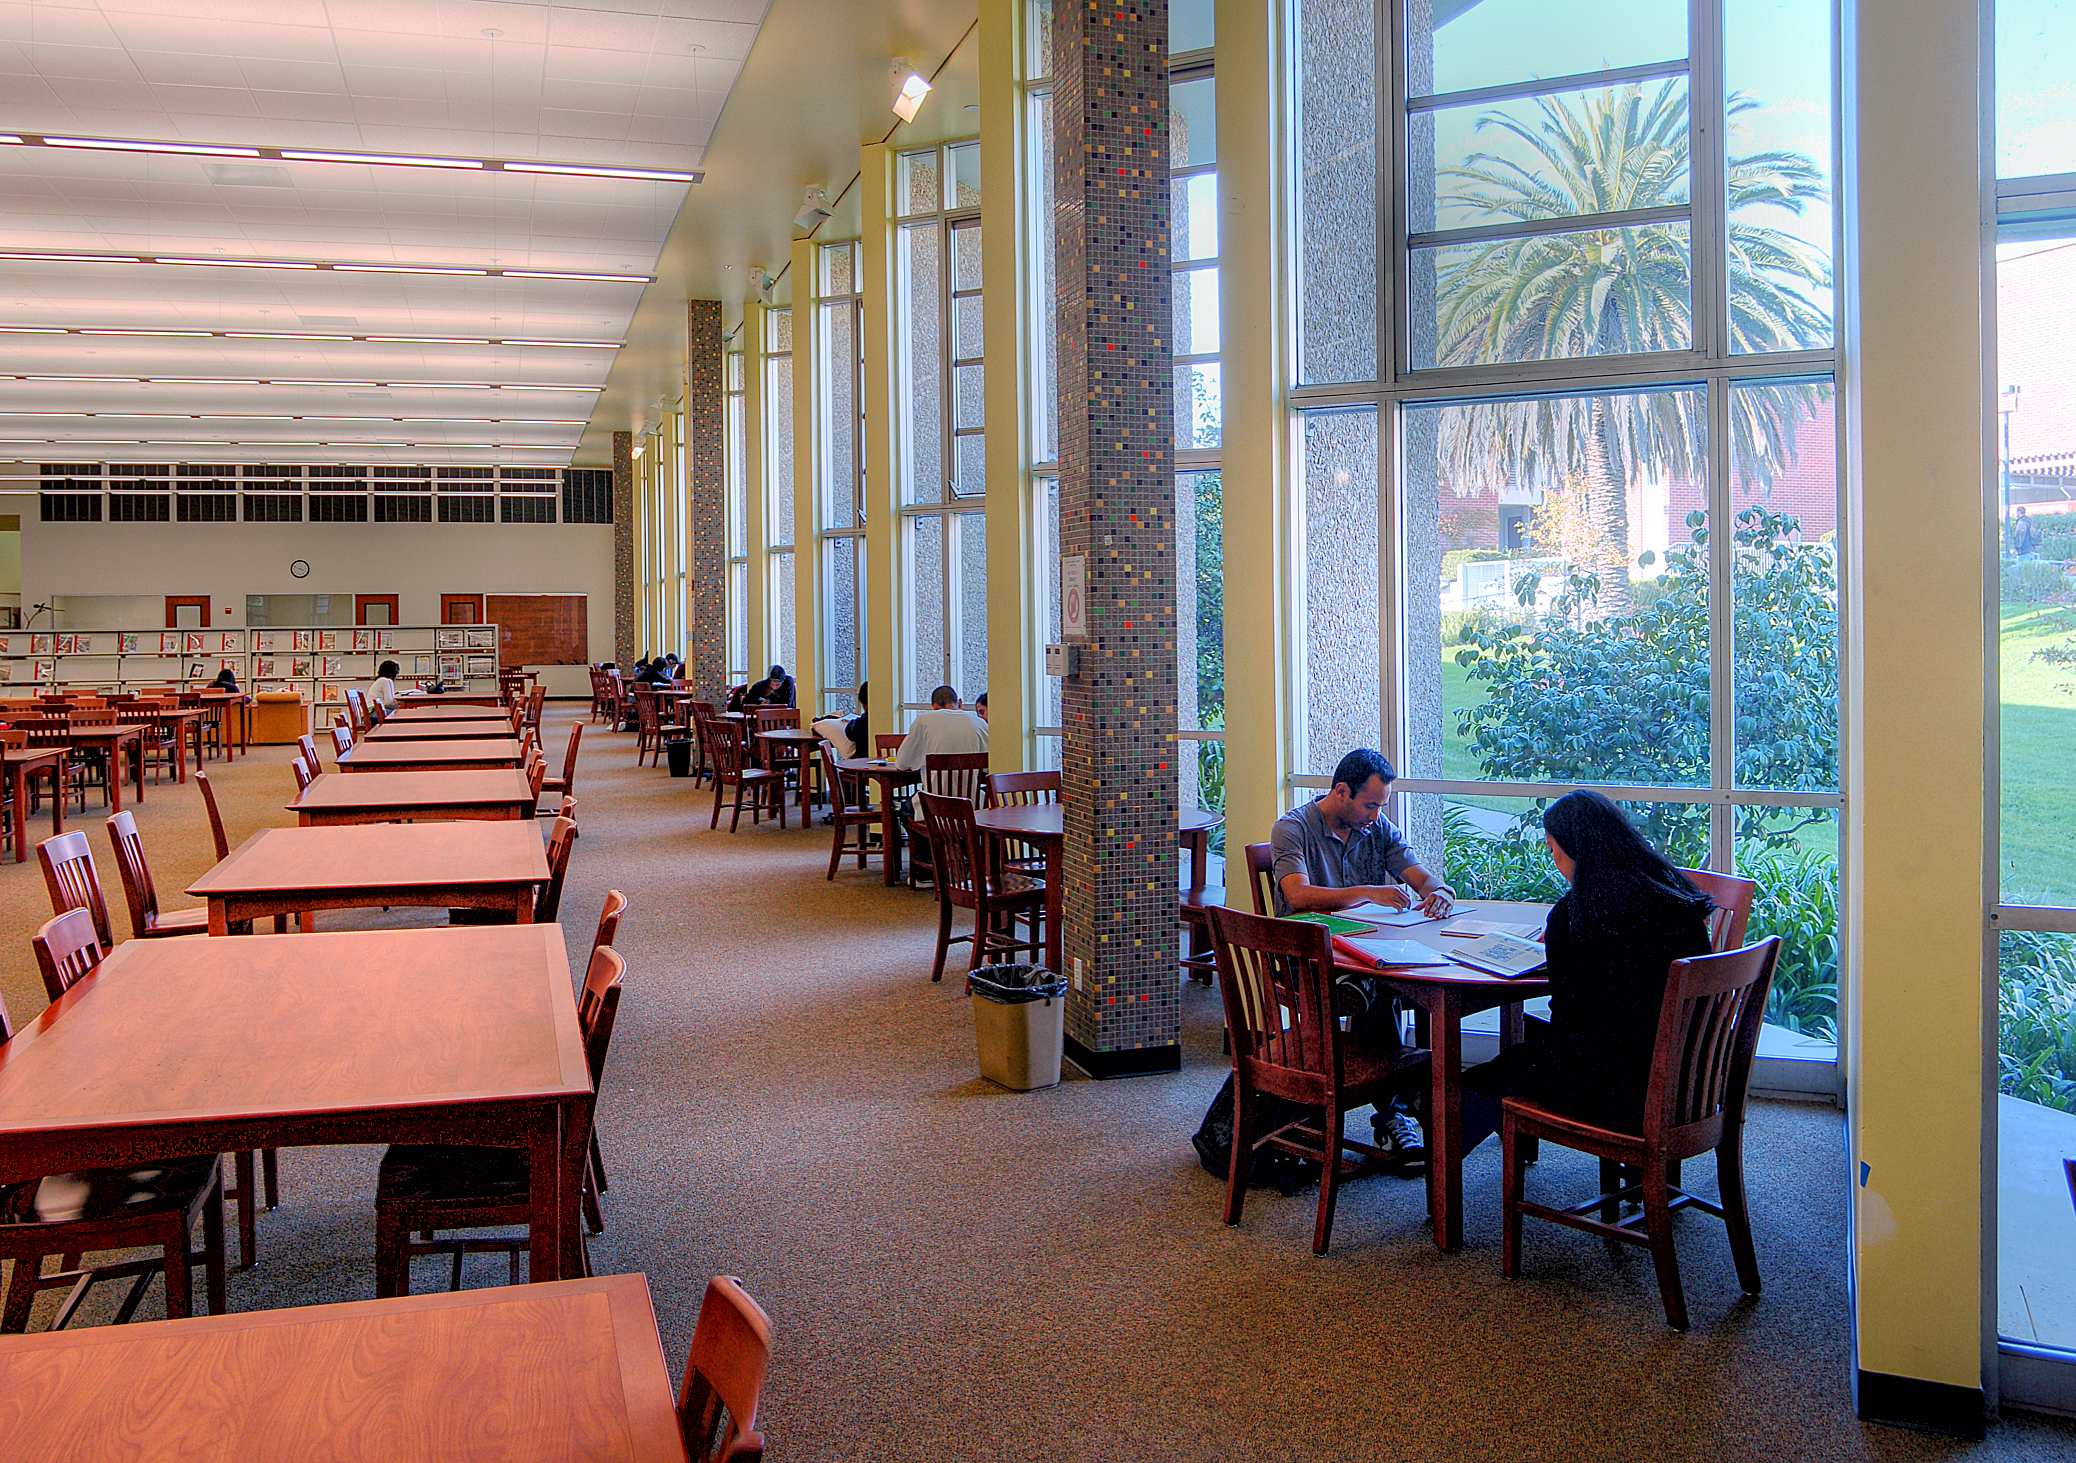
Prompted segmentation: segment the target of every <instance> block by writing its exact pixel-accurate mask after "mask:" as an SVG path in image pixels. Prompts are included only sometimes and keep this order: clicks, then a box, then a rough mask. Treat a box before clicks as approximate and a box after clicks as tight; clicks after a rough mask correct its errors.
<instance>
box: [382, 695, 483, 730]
mask: <svg viewBox="0 0 2076 1463" xmlns="http://www.w3.org/2000/svg"><path fill="white" fill-rule="evenodd" d="M445 700H446V698H445V697H428V698H427V699H425V700H422V701H399V702H397V704H396V710H394V711H392V712H389V713H388V715H387V717H386V719H385V720H384V721H383V723H382V724H383V725H384V726H388V725H390V724H391V723H393V722H399V721H408V722H412V723H414V724H415V723H417V722H422V721H501V722H503V723H504V724H505V725H506V726H508V727H509V726H510V725H511V724H512V718H511V717H509V716H507V715H505V713H504V712H502V711H499V710H497V709H495V708H493V707H486V706H478V705H477V704H475V703H474V702H472V701H471V702H465V703H463V704H461V705H458V706H457V705H443V704H442V703H443V702H444V701H445Z"/></svg>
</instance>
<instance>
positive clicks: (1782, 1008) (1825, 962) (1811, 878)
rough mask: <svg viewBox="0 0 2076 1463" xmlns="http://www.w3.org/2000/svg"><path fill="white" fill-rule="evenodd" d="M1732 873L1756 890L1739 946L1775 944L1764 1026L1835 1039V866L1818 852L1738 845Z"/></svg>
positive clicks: (1833, 860) (1832, 858)
mask: <svg viewBox="0 0 2076 1463" xmlns="http://www.w3.org/2000/svg"><path fill="white" fill-rule="evenodd" d="M1737 869H1738V872H1739V873H1741V874H1743V875H1744V876H1745V877H1746V878H1748V879H1753V880H1756V881H1757V882H1758V885H1759V893H1758V897H1757V898H1756V899H1754V900H1753V902H1752V917H1751V919H1750V921H1749V922H1748V923H1747V924H1746V925H1745V941H1746V943H1748V944H1749V943H1751V942H1752V941H1755V940H1763V939H1765V938H1766V937H1767V936H1768V935H1779V936H1780V962H1779V963H1778V964H1777V965H1776V966H1775V967H1774V972H1773V989H1772V991H1771V992H1770V993H1769V994H1768V996H1767V998H1766V1019H1767V1021H1768V1022H1770V1023H1772V1024H1773V1025H1775V1026H1785V1027H1787V1028H1788V1030H1790V1031H1799V1032H1803V1033H1806V1034H1807V1035H1810V1036H1815V1037H1820V1038H1822V1039H1823V1040H1826V1041H1836V1040H1837V1039H1838V860H1837V858H1836V857H1835V856H1834V855H1832V854H1831V853H1829V852H1827V851H1825V850H1822V849H1810V848H1803V849H1797V848H1792V847H1787V846H1777V847H1768V846H1766V845H1765V844H1763V843H1748V844H1740V845H1739V846H1738V850H1737Z"/></svg>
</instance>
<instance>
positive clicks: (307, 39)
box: [226, 0, 338, 61]
mask: <svg viewBox="0 0 2076 1463" xmlns="http://www.w3.org/2000/svg"><path fill="white" fill-rule="evenodd" d="M254 3H256V4H267V3H269V0H254ZM229 39H230V40H231V42H232V44H231V45H230V46H228V47H227V48H226V49H229V50H231V51H232V52H233V54H235V55H236V56H238V57H239V58H240V59H241V60H243V59H245V58H247V57H251V58H253V59H256V60H279V61H331V60H334V59H336V57H337V55H338V51H337V49H336V48H335V47H334V46H333V44H332V33H331V30H330V29H329V28H328V27H324V26H315V25H273V24H261V23H257V22H247V23H242V24H240V25H239V26H238V27H237V30H236V33H235V36H233V37H230V38H229Z"/></svg>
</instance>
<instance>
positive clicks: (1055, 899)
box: [973, 803, 1225, 972]
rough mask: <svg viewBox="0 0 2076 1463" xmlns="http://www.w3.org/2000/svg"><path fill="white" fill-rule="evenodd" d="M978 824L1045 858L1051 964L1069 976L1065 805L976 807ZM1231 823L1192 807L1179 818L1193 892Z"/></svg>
mask: <svg viewBox="0 0 2076 1463" xmlns="http://www.w3.org/2000/svg"><path fill="white" fill-rule="evenodd" d="M973 821H974V822H975V823H977V824H979V825H980V827H982V828H983V829H985V830H986V831H987V832H988V833H989V834H991V835H993V836H994V837H997V838H1004V839H1014V840H1017V841H1019V842H1022V843H1030V844H1035V845H1037V847H1038V850H1039V852H1041V853H1043V854H1044V855H1045V963H1046V966H1047V968H1048V969H1050V970H1053V971H1056V972H1063V971H1064V970H1065V969H1066V967H1065V965H1063V964H1062V963H1061V957H1060V897H1061V892H1062V885H1063V884H1064V882H1065V880H1064V878H1063V877H1062V875H1061V872H1060V856H1061V853H1062V851H1063V850H1064V849H1065V847H1066V843H1067V810H1066V808H1065V807H1064V806H1062V805H1061V804H1059V803H1017V804H1013V805H1011V806H1008V807H1001V808H976V809H975V810H974V813H973ZM1224 822H1225V819H1224V818H1223V817H1222V816H1220V815H1219V814H1217V813H1207V812H1205V811H1203V810H1202V809H1201V808H1191V809H1189V810H1187V811H1186V812H1184V813H1183V814H1182V815H1181V817H1180V818H1179V819H1178V820H1177V826H1176V836H1177V837H1178V838H1180V839H1181V841H1182V843H1183V846H1184V847H1186V848H1187V849H1188V850H1189V852H1190V867H1191V873H1190V889H1191V892H1195V891H1196V890H1200V889H1202V888H1203V887H1204V879H1205V872H1206V866H1207V865H1208V863H1209V861H1210V854H1211V830H1212V829H1214V828H1216V827H1218V826H1219V825H1221V824H1222V823H1224Z"/></svg>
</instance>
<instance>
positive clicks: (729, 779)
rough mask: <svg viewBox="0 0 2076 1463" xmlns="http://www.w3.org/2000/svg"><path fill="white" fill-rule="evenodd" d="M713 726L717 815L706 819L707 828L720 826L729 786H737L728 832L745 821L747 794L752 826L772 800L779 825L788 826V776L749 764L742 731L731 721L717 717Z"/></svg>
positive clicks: (755, 824) (715, 812)
mask: <svg viewBox="0 0 2076 1463" xmlns="http://www.w3.org/2000/svg"><path fill="white" fill-rule="evenodd" d="M713 728H714V815H713V817H712V818H711V819H709V820H708V822H707V825H706V826H707V827H708V828H718V827H720V826H721V800H722V799H723V798H724V797H726V796H727V794H728V789H729V788H731V787H732V788H734V789H735V811H734V812H733V814H731V815H730V817H729V819H728V831H729V832H730V833H733V832H734V831H735V830H736V827H737V825H739V824H740V823H741V822H742V803H743V798H744V796H745V795H748V797H749V800H750V826H751V827H753V828H754V827H756V826H757V823H758V822H759V821H760V815H761V813H762V811H763V809H764V807H765V803H766V799H767V798H768V799H769V800H770V804H771V807H772V809H773V811H775V812H776V813H777V814H778V819H779V827H781V828H784V827H785V826H786V779H785V778H784V777H782V776H780V775H779V774H778V773H776V772H773V771H770V770H769V769H768V768H763V767H756V766H752V765H751V764H750V758H749V752H748V751H747V750H746V749H745V747H744V746H743V730H742V728H741V727H740V726H738V725H736V724H735V723H734V722H732V721H727V720H725V719H723V718H720V717H716V718H715V719H714V722H713Z"/></svg>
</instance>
